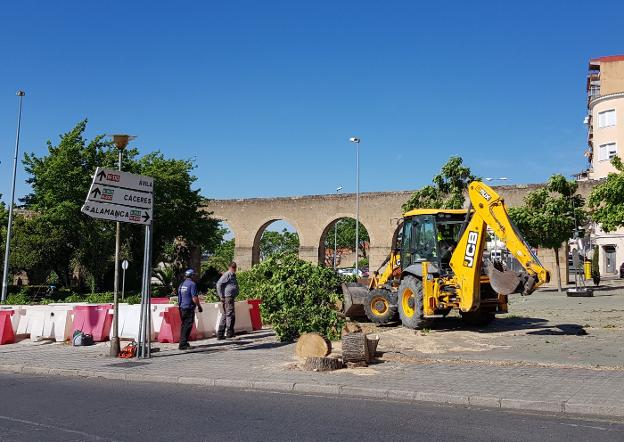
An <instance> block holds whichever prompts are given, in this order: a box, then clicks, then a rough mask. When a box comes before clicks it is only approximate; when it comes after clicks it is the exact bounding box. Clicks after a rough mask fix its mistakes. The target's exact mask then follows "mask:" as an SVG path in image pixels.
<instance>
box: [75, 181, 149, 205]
mask: <svg viewBox="0 0 624 442" xmlns="http://www.w3.org/2000/svg"><path fill="white" fill-rule="evenodd" d="M87 200H89V201H93V202H98V203H100V202H101V203H110V204H119V205H122V206H128V207H133V208H141V209H151V208H152V207H153V199H152V193H151V192H142V191H139V190H129V189H124V188H120V187H114V186H109V185H104V184H97V183H94V184H93V185H92V186H91V189H90V190H89V196H88V197H87Z"/></svg>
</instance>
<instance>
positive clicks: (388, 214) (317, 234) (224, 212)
mask: <svg viewBox="0 0 624 442" xmlns="http://www.w3.org/2000/svg"><path fill="white" fill-rule="evenodd" d="M578 184H579V189H578V192H579V193H580V194H581V195H583V196H585V197H586V196H587V195H588V194H589V191H590V190H591V188H592V187H593V186H594V185H595V183H594V182H591V181H585V182H579V183H578ZM540 187H542V185H540V184H525V185H515V186H496V187H495V189H496V191H497V192H498V193H499V194H500V195H502V196H503V198H505V202H506V203H507V205H508V206H512V207H513V206H518V205H520V204H522V202H523V198H524V196H525V195H526V194H527V193H528V192H530V191H532V190H535V189H538V188H540ZM411 194H412V191H400V192H370V193H361V194H360V221H361V223H362V224H363V225H364V226H366V230H367V231H368V235H369V238H370V248H369V266H370V268H371V269H377V267H379V266H380V264H381V263H382V262H383V260H384V259H385V257H386V256H387V254H388V252H389V251H390V248H391V247H392V244H393V239H395V238H396V233H397V225H398V222H399V221H400V219H401V215H402V210H401V206H402V205H403V203H404V202H405V201H407V199H408V198H409V196H410V195H411ZM204 210H206V211H209V212H212V216H213V217H214V218H217V219H220V220H222V221H224V222H226V223H227V224H228V226H230V229H231V230H232V232H233V233H234V234H235V235H236V246H235V250H234V257H235V258H234V259H235V260H236V261H237V262H238V264H239V267H240V268H241V269H248V268H250V267H251V266H252V263H254V262H255V261H254V258H253V254H254V244H255V242H256V241H257V239H258V238H259V236H261V235H262V232H263V231H264V229H266V227H267V225H268V224H270V223H271V222H273V221H275V220H280V219H283V220H285V221H287V222H289V223H290V224H291V225H292V226H293V227H295V229H296V230H297V233H298V235H299V244H300V245H299V256H300V257H301V258H302V259H305V260H307V261H311V262H314V263H318V262H319V259H320V250H319V249H320V241H321V238H322V237H323V233H324V231H325V229H326V228H327V226H329V225H331V224H332V223H333V222H334V221H335V220H336V219H339V218H355V194H338V195H336V194H331V195H310V196H300V197H281V198H251V199H235V200H209V201H207V202H206V204H205V205H204ZM548 253H549V252H548V251H544V253H543V255H542V256H543V258H544V259H543V261H544V264H545V265H546V266H547V267H549V265H548V262H549V259H551V260H552V258H549V257H548ZM562 267H566V270H567V266H565V265H564V266H562Z"/></svg>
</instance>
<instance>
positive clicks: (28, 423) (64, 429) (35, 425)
mask: <svg viewBox="0 0 624 442" xmlns="http://www.w3.org/2000/svg"><path fill="white" fill-rule="evenodd" d="M0 419H3V420H6V421H9V422H16V423H20V424H26V425H32V426H34V427H41V428H47V429H50V430H58V431H63V432H65V433H72V434H76V435H79V436H85V437H88V438H91V439H94V440H103V441H111V442H119V441H117V440H115V439H110V438H108V437H102V436H98V435H96V434H89V433H85V432H83V431H78V430H71V429H69V428H63V427H57V426H55V425H48V424H43V423H41V422H34V421H29V420H26V419H19V418H15V417H10V416H0Z"/></svg>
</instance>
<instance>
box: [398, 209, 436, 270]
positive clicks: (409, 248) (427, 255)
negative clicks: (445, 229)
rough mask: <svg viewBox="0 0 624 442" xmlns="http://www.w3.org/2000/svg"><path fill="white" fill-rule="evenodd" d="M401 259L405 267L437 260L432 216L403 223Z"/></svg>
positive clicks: (419, 217) (416, 217) (423, 216)
mask: <svg viewBox="0 0 624 442" xmlns="http://www.w3.org/2000/svg"><path fill="white" fill-rule="evenodd" d="M401 258H402V260H401V261H402V262H403V264H404V265H405V266H407V265H410V264H412V263H415V262H421V261H432V260H435V259H436V258H437V247H436V228H435V218H434V217H433V216H430V215H422V216H415V217H413V218H411V219H410V220H406V221H405V223H404V225H403V247H402V253H401Z"/></svg>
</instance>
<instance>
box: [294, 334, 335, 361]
mask: <svg viewBox="0 0 624 442" xmlns="http://www.w3.org/2000/svg"><path fill="white" fill-rule="evenodd" d="M330 353H331V342H330V341H328V340H327V339H325V338H324V337H323V336H321V335H319V334H318V333H304V334H302V335H301V336H300V337H299V339H298V340H297V345H296V347H295V354H296V355H297V356H299V357H300V358H309V357H320V358H321V357H325V356H327V355H328V354H330Z"/></svg>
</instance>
